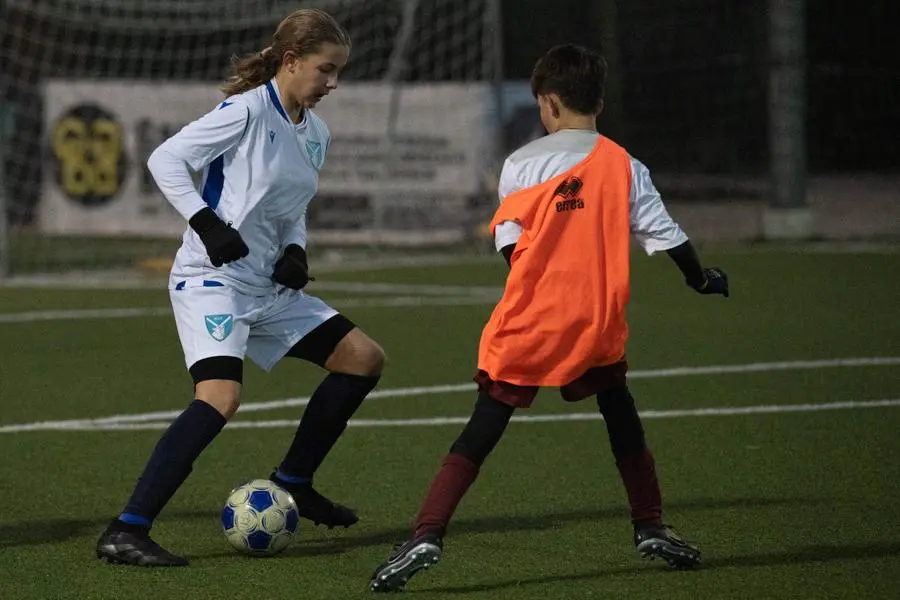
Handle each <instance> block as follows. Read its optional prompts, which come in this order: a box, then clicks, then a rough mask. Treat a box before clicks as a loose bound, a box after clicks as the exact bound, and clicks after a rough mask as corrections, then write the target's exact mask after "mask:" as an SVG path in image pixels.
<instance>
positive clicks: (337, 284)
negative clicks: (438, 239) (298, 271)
mask: <svg viewBox="0 0 900 600" xmlns="http://www.w3.org/2000/svg"><path fill="white" fill-rule="evenodd" d="M317 290H325V291H335V292H356V293H361V294H363V293H364V294H416V295H422V296H464V295H470V296H477V295H485V296H492V297H493V298H494V299H495V300H498V299H499V298H500V295H501V294H502V293H503V287H502V286H496V285H435V284H407V283H362V282H354V281H322V282H319V281H316V282H313V283H311V284H310V287H309V291H310V292H313V293H315V292H316V291H317Z"/></svg>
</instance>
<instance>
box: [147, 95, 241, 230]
mask: <svg viewBox="0 0 900 600" xmlns="http://www.w3.org/2000/svg"><path fill="white" fill-rule="evenodd" d="M249 118H250V109H249V108H248V107H247V105H245V104H243V103H239V102H227V101H226V102H223V103H222V104H221V105H219V107H217V108H215V109H214V110H212V111H211V112H209V113H207V114H206V115H204V116H203V117H201V118H199V119H197V120H196V121H194V122H193V123H189V124H188V125H185V126H184V127H183V128H182V129H181V131H179V132H178V133H176V134H175V135H173V136H172V137H170V138H169V139H167V140H166V141H165V142H163V143H162V144H160V145H159V147H158V148H156V150H154V151H153V153H152V154H151V155H150V158H149V159H148V160H147V168H148V169H150V173H151V174H152V175H153V179H154V180H155V181H156V185H157V186H159V189H160V191H161V192H162V193H163V195H164V196H165V197H166V200H168V201H169V202H170V203H171V204H172V206H174V207H175V209H176V210H177V211H178V212H179V213H181V215H182V216H183V217H184V218H185V219H190V218H191V217H192V216H194V215H195V214H196V213H197V212H198V211H199V210H201V209H202V208H204V207H206V203H205V202H204V201H203V198H201V197H200V194H199V193H198V192H197V189H196V188H195V187H194V182H193V180H192V179H191V174H190V172H189V171H188V168H190V169H191V170H193V171H200V170H202V169H203V168H205V167H206V166H207V165H209V163H211V162H212V161H213V160H214V159H216V158H217V157H219V156H221V155H222V154H224V153H225V152H227V151H228V150H231V149H232V148H234V147H235V146H236V145H237V144H238V142H240V140H241V137H243V135H244V131H245V130H246V128H247V123H248V120H249Z"/></svg>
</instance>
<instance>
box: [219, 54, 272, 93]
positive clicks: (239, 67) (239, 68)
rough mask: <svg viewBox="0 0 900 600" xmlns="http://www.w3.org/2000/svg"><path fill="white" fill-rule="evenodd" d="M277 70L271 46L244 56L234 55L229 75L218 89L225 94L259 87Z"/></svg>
mask: <svg viewBox="0 0 900 600" xmlns="http://www.w3.org/2000/svg"><path fill="white" fill-rule="evenodd" d="M277 72H278V57H276V56H274V54H273V52H272V47H271V46H269V47H268V48H266V49H264V50H263V51H262V52H256V53H254V54H248V55H246V56H244V58H238V57H234V58H233V59H232V64H231V75H230V76H229V77H228V79H226V80H225V83H223V84H222V85H221V86H220V87H219V89H220V90H222V92H224V93H225V95H226V96H233V95H235V94H243V93H244V92H247V91H249V90H252V89H253V88H255V87H259V86H261V85H263V84H264V83H266V82H267V81H269V80H270V79H272V78H273V77H275V73H277Z"/></svg>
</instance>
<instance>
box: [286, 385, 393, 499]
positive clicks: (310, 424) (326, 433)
mask: <svg viewBox="0 0 900 600" xmlns="http://www.w3.org/2000/svg"><path fill="white" fill-rule="evenodd" d="M379 378H380V376H378V375H374V376H364V375H346V374H344V373H331V374H329V375H328V376H327V377H326V378H325V379H324V381H322V383H321V384H319V387H318V388H316V391H315V392H314V393H313V395H312V398H310V399H309V404H307V405H306V410H305V411H304V412H303V418H301V419H300V425H299V426H298V427H297V433H296V434H295V435H294V441H293V442H292V443H291V447H290V448H289V449H288V452H287V455H286V456H285V457H284V460H283V461H281V465H280V466H279V467H278V470H277V471H276V475H277V477H278V478H279V479H281V480H282V481H286V482H290V481H291V479H296V480H298V482H306V483H310V482H312V477H313V474H314V473H315V472H316V469H318V468H319V465H320V464H322V461H323V460H325V457H326V456H327V455H328V452H329V451H330V450H331V448H332V447H333V446H334V444H335V442H337V440H338V438H339V437H341V434H342V433H343V432H344V429H346V428H347V421H349V420H350V417H352V416H353V413H355V412H356V409H357V408H359V405H360V404H362V401H363V400H365V398H366V396H367V395H368V393H369V392H371V391H372V389H373V388H374V387H375V385H376V384H377V383H378V379H379Z"/></svg>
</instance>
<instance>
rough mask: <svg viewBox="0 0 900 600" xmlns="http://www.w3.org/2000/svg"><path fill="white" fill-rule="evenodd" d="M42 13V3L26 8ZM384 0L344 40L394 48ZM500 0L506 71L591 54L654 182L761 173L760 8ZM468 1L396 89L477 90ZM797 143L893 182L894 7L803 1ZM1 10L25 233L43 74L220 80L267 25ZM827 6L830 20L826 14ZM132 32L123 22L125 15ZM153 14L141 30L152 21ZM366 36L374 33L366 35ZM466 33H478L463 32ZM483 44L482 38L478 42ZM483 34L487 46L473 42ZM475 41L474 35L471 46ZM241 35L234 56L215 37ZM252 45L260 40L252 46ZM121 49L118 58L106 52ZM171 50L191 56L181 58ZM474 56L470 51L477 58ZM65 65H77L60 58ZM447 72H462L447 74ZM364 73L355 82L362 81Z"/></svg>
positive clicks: (624, 133)
mask: <svg viewBox="0 0 900 600" xmlns="http://www.w3.org/2000/svg"><path fill="white" fill-rule="evenodd" d="M38 4H41V5H43V6H44V7H46V6H49V5H52V4H53V0H44V1H43V2H40V1H36V2H35V5H38ZM388 4H390V1H389V0H383V1H382V0H371V1H369V2H366V3H365V4H363V5H353V6H352V8H347V9H345V10H344V11H343V13H342V12H340V11H335V13H336V16H337V17H338V18H339V19H340V20H341V21H342V22H343V23H344V24H345V25H346V26H347V28H348V29H349V30H350V32H351V35H353V34H354V32H357V34H359V32H361V31H362V30H363V29H365V36H366V37H367V38H368V39H372V36H373V34H374V35H375V36H376V37H377V36H382V37H383V38H384V39H385V40H392V39H394V37H395V34H396V30H395V29H394V28H395V27H396V24H397V21H398V19H391V18H384V15H385V14H386V11H389V9H388V8H387V5H388ZM561 4H563V3H559V2H546V0H504V1H503V2H502V9H503V69H504V72H505V73H504V76H505V78H506V79H527V78H528V76H529V74H530V71H531V67H532V65H533V63H534V61H535V60H536V59H537V58H538V57H539V56H540V55H541V54H542V53H543V52H544V51H545V50H546V49H547V48H549V47H550V46H552V45H554V44H558V43H563V42H577V43H582V44H585V45H589V46H593V47H603V50H604V52H605V53H606V54H608V56H609V57H610V62H611V66H612V72H611V75H610V82H609V85H608V91H607V110H606V111H605V113H604V114H603V115H602V116H601V119H600V125H601V130H602V131H603V132H604V133H606V134H607V135H610V136H612V137H614V138H615V139H616V140H617V141H619V142H620V143H622V144H624V145H625V146H626V147H628V148H629V150H630V151H631V152H632V153H633V154H634V155H635V156H639V157H640V158H641V160H642V161H644V162H645V163H646V164H648V165H651V166H652V168H653V170H654V171H655V172H658V173H659V172H663V173H665V172H670V173H673V172H677V173H682V174H705V175H724V176H748V175H750V176H755V175H762V174H765V172H766V171H767V162H768V154H767V148H768V142H769V141H768V139H767V108H766V93H767V92H766V85H767V77H768V75H767V70H768V68H769V65H770V59H769V52H768V38H767V35H768V29H767V28H768V22H767V18H768V17H767V14H766V2H765V0H706V1H703V0H654V1H650V0H641V1H638V0H635V1H628V2H626V1H619V2H614V1H609V0H603V1H600V0H594V1H591V0H567V1H566V2H565V3H564V4H565V7H566V10H560V9H559V7H560V5H561ZM471 5H472V3H471V2H468V1H466V0H433V1H426V0H423V2H422V7H421V8H420V11H419V14H418V15H417V30H416V33H415V36H414V40H413V43H412V46H411V47H410V57H411V61H410V64H409V65H408V68H407V69H406V70H405V71H404V74H403V78H404V79H406V80H420V79H425V78H429V79H434V78H435V77H434V75H435V74H437V75H438V78H439V79H443V80H462V79H478V78H481V77H482V76H484V75H486V73H484V72H482V71H481V70H479V68H478V67H477V66H476V67H474V68H473V66H472V65H473V64H474V65H478V64H479V61H478V60H477V59H476V60H474V61H471V60H470V61H468V62H465V61H462V62H461V60H460V57H458V56H456V55H455V54H453V53H458V52H459V48H458V47H454V46H451V45H445V44H436V43H435V40H438V39H441V37H440V36H443V38H446V35H447V31H446V30H447V28H448V27H458V28H461V29H462V28H465V31H466V32H468V35H472V28H473V27H475V28H476V29H477V28H478V24H477V23H475V22H474V21H477V19H470V20H468V22H459V20H460V17H459V16H460V15H463V16H465V14H466V11H467V10H471ZM806 5H807V8H806V27H807V43H806V54H807V123H806V130H807V143H808V166H809V170H810V171H811V172H812V173H828V174H830V173H847V172H865V173H873V172H875V173H897V172H898V171H900V143H898V134H900V104H898V89H900V41H898V37H900V36H898V34H897V27H898V24H900V2H897V1H896V0H854V1H852V2H851V1H850V0H831V1H830V2H828V3H825V2H814V1H813V0H807V2H806ZM22 6H27V4H26V5H23V4H21V3H19V4H16V8H11V7H10V5H9V4H7V2H6V1H5V0H0V19H3V21H4V23H5V25H4V26H2V27H0V34H2V35H0V78H2V79H0V94H2V97H0V100H4V101H7V102H9V101H11V102H12V103H13V105H14V106H15V107H16V109H17V112H16V114H15V127H14V130H13V138H12V140H11V142H12V143H11V144H4V147H3V148H2V154H3V158H4V160H5V165H6V177H7V186H8V187H11V188H12V189H14V190H16V193H15V194H10V198H11V200H12V206H11V208H12V209H13V210H12V215H11V216H12V217H13V221H14V222H27V221H28V220H29V219H30V213H31V212H32V211H31V210H30V209H29V207H33V206H34V203H35V202H36V201H37V184H38V182H39V180H40V170H41V168H42V161H40V160H23V157H33V156H39V155H40V139H41V131H40V126H41V122H42V119H41V99H40V95H39V93H38V90H39V84H40V81H41V79H42V78H44V77H49V76H54V77H86V76H91V77H112V78H123V77H124V78H127V77H132V76H134V75H135V74H141V76H142V77H145V78H146V77H147V75H148V74H149V75H150V76H152V77H157V78H163V79H179V78H187V77H190V78H191V79H195V80H196V79H209V80H213V81H214V80H219V79H221V77H222V75H223V72H224V67H225V66H226V65H227V64H228V60H229V58H230V55H231V54H232V53H233V52H235V51H236V50H237V51H248V52H249V51H253V50H254V49H259V48H261V47H263V46H265V45H266V43H267V40H268V39H269V36H270V35H271V33H272V31H273V29H274V25H275V23H274V22H273V23H267V24H265V25H262V24H259V23H258V24H256V25H253V26H250V27H249V28H248V27H242V28H241V29H240V30H234V31H221V30H219V31H216V32H215V33H206V32H201V30H200V29H199V28H196V29H191V28H189V27H187V28H185V27H182V28H158V29H151V28H148V27H145V26H142V27H140V28H135V27H132V28H130V29H129V28H127V27H124V26H123V25H122V23H121V22H120V21H116V19H115V18H114V15H111V16H110V18H109V20H108V22H107V21H106V20H104V19H99V20H98V19H93V20H90V21H80V22H79V21H73V20H72V19H70V18H69V17H68V13H67V12H65V11H63V10H62V9H60V11H59V12H58V13H54V11H53V10H49V11H48V10H46V8H44V9H43V10H39V11H34V10H29V9H27V8H21V7H22ZM826 6H827V9H826ZM131 18H132V22H134V19H133V15H132V17H131ZM159 21H160V17H159V15H158V14H157V15H154V17H153V19H152V20H148V21H147V22H149V23H153V22H157V23H158V22H159ZM373 28H374V29H375V31H374V32H373V31H372V30H373ZM476 33H477V32H476ZM480 33H482V34H489V32H480ZM486 37H488V38H489V35H486ZM476 38H477V35H476ZM229 39H240V40H242V41H243V42H244V43H246V44H247V45H248V47H247V48H239V49H235V48H234V47H233V46H232V44H227V43H223V40H229ZM257 40H258V41H257ZM110 47H114V48H126V49H128V50H129V51H128V52H126V53H124V54H123V55H122V56H115V55H111V54H110V52H109V48H110ZM169 48H187V49H192V51H191V52H189V53H186V54H185V53H173V52H167V51H166V50H167V49H169ZM389 48H390V44H389V43H385V44H384V45H383V46H379V45H378V44H369V45H367V46H366V47H359V48H355V49H354V55H353V60H352V61H351V64H350V65H349V67H348V70H347V72H346V77H347V78H348V79H359V78H362V77H363V76H365V77H370V78H379V77H380V76H381V75H382V74H383V73H384V70H385V69H386V66H387V57H388V55H389ZM474 51H475V52H477V51H478V49H477V48H475V49H474ZM73 52H74V53H77V55H78V56H79V60H71V59H70V58H68V55H69V54H71V53H73ZM453 65H467V68H459V69H457V70H454V68H453ZM363 68H365V73H364V74H363V72H362V69H363Z"/></svg>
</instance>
